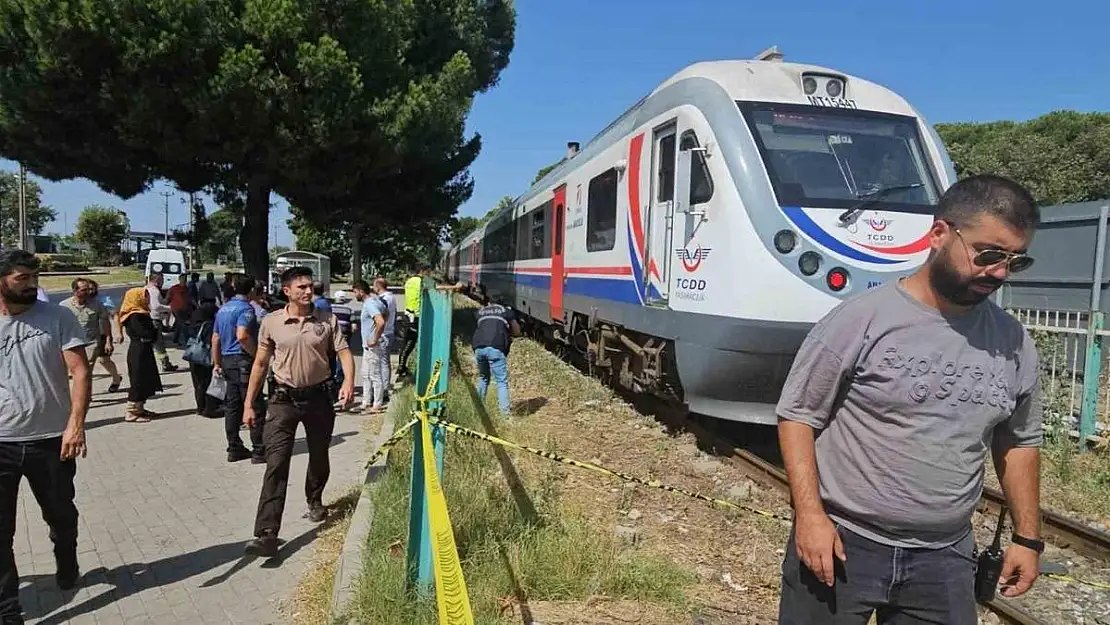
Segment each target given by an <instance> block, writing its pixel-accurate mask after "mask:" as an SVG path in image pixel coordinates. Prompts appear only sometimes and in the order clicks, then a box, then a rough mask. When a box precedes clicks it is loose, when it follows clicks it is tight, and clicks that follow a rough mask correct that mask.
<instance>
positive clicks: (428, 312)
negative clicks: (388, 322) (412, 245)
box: [405, 278, 453, 595]
mask: <svg viewBox="0 0 1110 625" xmlns="http://www.w3.org/2000/svg"><path fill="white" fill-rule="evenodd" d="M452 310H453V306H452V304H451V295H450V294H448V293H445V292H442V291H439V290H437V289H436V288H435V282H434V281H433V280H431V279H430V278H425V279H424V284H423V287H422V289H421V293H420V311H419V313H420V317H419V320H420V321H419V326H418V327H417V333H418V338H417V341H418V342H417V347H416V382H415V388H414V391H415V392H416V394H417V395H423V394H424V393H425V392H426V393H427V394H428V395H438V394H440V393H446V392H447V369H448V362H449V361H450V356H451V316H452ZM436 362H439V363H440V367H441V371H440V374H439V379H438V380H437V381H436V385H435V388H431V389H429V388H427V386H428V382H430V381H431V378H432V371H433V370H434V368H435V365H436ZM428 411H429V413H430V414H431V415H439V414H440V413H442V412H443V401H442V400H436V401H432V402H429V404H428ZM432 447H433V449H432V450H431V452H432V453H434V454H435V460H436V471H437V472H438V473H439V476H440V479H441V480H442V479H443V428H440V427H435V428H433V429H432ZM425 451H427V450H425V449H424V442H423V438H422V436H421V433H420V427H419V426H417V427H415V428H413V430H412V473H411V481H410V483H409V537H408V550H407V551H408V553H407V557H406V564H405V570H406V580H405V587H406V588H407V589H409V590H412V589H414V588H415V589H417V590H418V591H419V592H420V593H421V594H425V595H428V594H430V593H431V591H432V590H433V589H434V571H433V568H432V543H431V538H430V537H431V531H430V529H429V526H428V506H427V493H426V492H425V490H424V479H425V475H424V452H425Z"/></svg>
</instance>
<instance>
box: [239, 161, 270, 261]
mask: <svg viewBox="0 0 1110 625" xmlns="http://www.w3.org/2000/svg"><path fill="white" fill-rule="evenodd" d="M269 236H270V187H269V185H267V184H265V183H263V182H260V181H258V180H252V181H251V183H250V184H249V185H248V186H247V203H246V206H245V207H244V209H243V230H242V231H241V232H240V233H239V251H240V252H242V253H243V271H245V272H246V273H247V274H249V275H250V276H252V277H253V278H254V279H255V280H262V281H263V282H269V277H270V252H269V240H268V239H269Z"/></svg>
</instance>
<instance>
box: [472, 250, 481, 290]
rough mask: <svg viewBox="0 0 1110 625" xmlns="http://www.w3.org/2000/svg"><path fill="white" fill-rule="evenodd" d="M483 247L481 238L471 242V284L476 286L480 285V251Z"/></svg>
mask: <svg viewBox="0 0 1110 625" xmlns="http://www.w3.org/2000/svg"><path fill="white" fill-rule="evenodd" d="M480 247H481V239H479V240H478V241H475V242H474V243H471V244H470V285H471V286H472V287H474V288H477V287H478V251H479V249H480Z"/></svg>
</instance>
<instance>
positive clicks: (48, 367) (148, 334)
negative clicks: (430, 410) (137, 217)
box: [0, 250, 459, 624]
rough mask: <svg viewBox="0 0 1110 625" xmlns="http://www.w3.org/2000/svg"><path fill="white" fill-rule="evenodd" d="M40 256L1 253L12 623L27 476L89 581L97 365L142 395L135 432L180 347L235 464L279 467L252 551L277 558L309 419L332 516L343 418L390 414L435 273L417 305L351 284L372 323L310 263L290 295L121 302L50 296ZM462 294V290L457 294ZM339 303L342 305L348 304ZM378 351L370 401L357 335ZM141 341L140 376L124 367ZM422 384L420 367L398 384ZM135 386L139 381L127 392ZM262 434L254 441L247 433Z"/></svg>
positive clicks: (61, 556) (265, 483) (7, 595)
mask: <svg viewBox="0 0 1110 625" xmlns="http://www.w3.org/2000/svg"><path fill="white" fill-rule="evenodd" d="M38 267H39V265H38V260H37V259H36V258H35V256H34V255H33V254H30V253H28V252H25V251H22V250H4V251H0V377H2V378H3V380H4V381H3V383H0V539H6V540H7V549H0V623H4V624H6V623H21V622H22V616H21V614H22V609H21V606H20V604H19V593H18V586H19V574H18V571H17V570H16V566H15V560H14V555H13V551H12V540H13V537H14V532H15V515H16V509H17V505H16V503H17V494H18V491H19V483H20V481H21V480H22V478H23V477H26V478H27V479H28V481H29V482H30V484H31V487H32V491H33V492H34V494H35V497H36V499H37V500H38V503H39V505H40V507H41V508H42V511H43V517H44V520H45V521H46V522H47V524H48V525H49V526H50V537H51V540H52V541H53V543H54V554H55V559H56V563H57V574H56V579H57V584H58V586H59V587H60V588H62V589H69V588H72V587H74V586H75V585H76V583H77V581H78V579H79V578H80V567H79V565H78V562H77V552H76V545H77V508H76V505H75V503H74V496H75V491H74V476H75V474H76V464H75V459H76V458H77V457H83V456H84V455H85V453H86V446H85V433H84V430H85V428H84V420H85V415H86V412H87V410H88V407H89V402H90V396H91V394H92V390H91V378H92V373H91V371H92V368H93V367H94V366H96V365H98V364H99V365H100V366H101V367H103V368H104V369H105V370H106V371H107V372H108V374H109V375H110V376H111V381H110V384H109V386H108V389H107V391H108V392H109V393H119V392H126V393H127V412H126V416H125V418H124V422H126V423H149V422H151V421H152V420H156V419H157V418H158V417H159V415H158V414H157V413H155V412H154V411H151V410H149V409H148V405H149V402H150V400H151V399H152V398H155V397H157V396H158V394H159V393H161V392H162V390H163V388H164V387H163V383H162V375H163V374H165V373H172V372H175V371H178V370H179V366H178V365H176V364H174V363H173V362H172V361H171V359H170V356H169V353H168V352H167V346H169V345H170V344H173V345H176V346H177V347H180V348H181V349H182V358H183V360H184V361H185V362H186V363H187V364H188V367H189V369H190V377H191V380H192V385H193V390H194V394H193V395H194V397H193V399H194V402H195V405H196V413H197V414H198V415H202V416H204V417H211V418H222V419H223V422H224V430H225V434H226V439H227V450H226V451H227V460H228V462H240V461H243V460H248V459H249V460H251V462H252V463H256V464H264V465H265V466H266V468H265V473H264V476H263V478H262V485H261V492H260V495H259V501H258V508H257V512H256V519H255V532H254V538H253V540H251V541H250V542H249V543H248V544H247V546H246V552H247V553H248V554H252V555H258V556H263V557H271V556H273V555H276V553H277V549H278V545H279V540H278V534H279V531H280V528H281V520H282V515H283V512H284V508H285V497H286V490H287V486H288V477H289V468H290V462H291V457H292V448H293V441H294V437H295V433H296V430H297V427H298V425H303V427H304V430H305V438H306V442H307V446H308V469H307V476H306V487H305V497H306V502H307V508H308V509H307V512H306V513H305V516H306V517H307V518H309V519H310V520H312V521H314V522H321V521H324V520H325V519H326V518H327V509H326V508H325V507H324V505H323V500H322V498H323V491H324V487H325V486H326V484H327V482H328V478H329V475H330V463H329V458H328V453H329V448H330V444H331V438H332V433H333V429H334V426H335V419H336V413H337V411H342V410H348V409H351V410H354V411H360V412H365V413H377V412H381V411H382V410H384V409H385V407H386V405H387V404H388V402H389V399H390V397H389V396H390V390H391V386H392V383H393V372H392V371H391V366H390V352H391V351H392V350H391V348H392V347H393V346H394V345H395V344H396V345H397V348H398V349H397V351H398V352H400V353H401V355H402V357H407V356H408V355H410V354H411V352H412V350H413V348H414V346H415V340H416V338H417V330H416V328H417V323H418V315H419V302H420V288H421V284H422V281H423V279H424V278H425V277H427V276H428V275H429V273H430V268H428V267H423V268H421V270H420V271H419V272H418V273H417V274H416V275H414V279H412V280H410V281H409V282H407V283H406V285H405V286H406V293H405V300H404V301H405V309H404V310H399V309H398V302H397V301H396V300H395V298H394V296H393V294H392V293H391V292H390V290H389V288H388V284H387V282H386V280H385V279H384V278H382V277H378V278H375V279H373V280H372V281H371V282H365V281H357V282H355V283H354V284H353V285H352V286H351V292H352V293H353V295H354V297H355V299H356V300H358V301H359V302H361V304H362V310H361V313H360V315H359V318H358V319H357V320H353V319H349V318H346V319H343V320H342V321H341V317H340V315H338V314H334V313H333V312H332V303H331V301H329V299H328V298H327V296H326V294H325V286H324V285H322V284H321V283H320V282H319V281H315V280H314V276H313V275H312V272H311V271H310V270H308V269H306V268H303V267H294V268H292V269H289V270H287V271H285V272H284V273H283V274H282V276H281V291H280V293H275V294H273V295H271V294H269V293H267V292H266V291H265V289H264V288H263V285H262V284H261V283H260V282H258V281H256V280H255V279H254V278H252V277H251V276H247V275H242V274H239V275H236V276H232V275H230V274H228V275H226V276H225V278H224V281H223V282H222V283H217V282H216V280H215V276H214V275H213V274H212V273H209V274H208V275H207V276H206V277H205V278H204V279H201V276H200V275H199V274H197V273H193V274H191V275H188V276H185V275H183V276H180V278H179V280H178V281H177V283H176V284H174V285H172V286H170V287H169V288H168V289H167V288H165V284H164V282H165V280H164V277H163V276H162V275H161V274H158V273H155V274H152V275H150V276H148V277H147V281H146V284H145V285H143V286H140V287H135V288H131V289H129V290H127V291H126V292H125V293H124V295H123V297H122V299H121V301H120V302H118V305H117V303H116V302H113V301H112V300H111V298H107V297H105V298H102V297H101V296H100V293H99V289H100V287H99V285H98V284H97V282H96V281H95V280H93V279H90V278H84V277H83V278H77V279H76V280H74V281H73V282H72V284H71V288H72V294H71V296H70V297H68V298H67V299H65V300H64V301H62V302H60V305H57V306H55V305H52V304H50V303H49V300H48V298H47V297H46V295H45V293H44V291H43V290H42V289H41V288H40V287H39V285H38ZM442 288H450V289H457V288H459V286H458V285H452V286H448V287H442ZM337 308H338V306H337ZM349 334H353V335H354V336H357V337H358V339H357V344H358V345H359V346H360V347H361V350H360V351H361V352H362V374H361V378H362V387H363V400H362V404H361V406H359V407H358V408H353V400H354V398H355V380H356V377H358V376H356V373H355V366H356V364H355V359H354V356H353V355H352V353H351V349H350V345H349V344H348V335H349ZM125 342H126V343H127V352H126V378H127V379H126V383H125V380H124V375H123V374H121V371H120V369H119V367H118V366H117V364H116V362H115V361H114V356H115V350H116V346H122V344H123V343H125ZM404 375H408V372H407V367H405V366H404V360H402V366H401V367H399V370H398V371H397V377H398V378H400V377H401V376H404ZM125 386H126V388H124V387H125ZM243 429H246V430H247V431H248V432H247V433H248V435H249V441H250V447H247V445H246V444H244V442H243V439H242V430H243Z"/></svg>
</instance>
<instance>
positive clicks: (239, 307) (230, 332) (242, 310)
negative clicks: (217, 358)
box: [213, 295, 258, 356]
mask: <svg viewBox="0 0 1110 625" xmlns="http://www.w3.org/2000/svg"><path fill="white" fill-rule="evenodd" d="M213 327H214V328H215V330H216V334H219V335H220V354H221V355H223V356H237V355H241V354H243V353H244V352H243V345H242V344H241V343H240V342H239V336H238V332H237V331H236V329H237V328H246V329H247V331H248V332H250V334H251V336H253V337H254V338H256V339H257V338H258V317H257V316H256V315H255V312H254V306H251V303H250V302H249V301H247V298H245V297H243V296H241V295H237V296H235V297H234V298H232V299H231V301H229V302H228V303H226V304H224V305H223V306H221V307H220V310H219V312H217V313H216V322H215V324H214V325H213Z"/></svg>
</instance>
